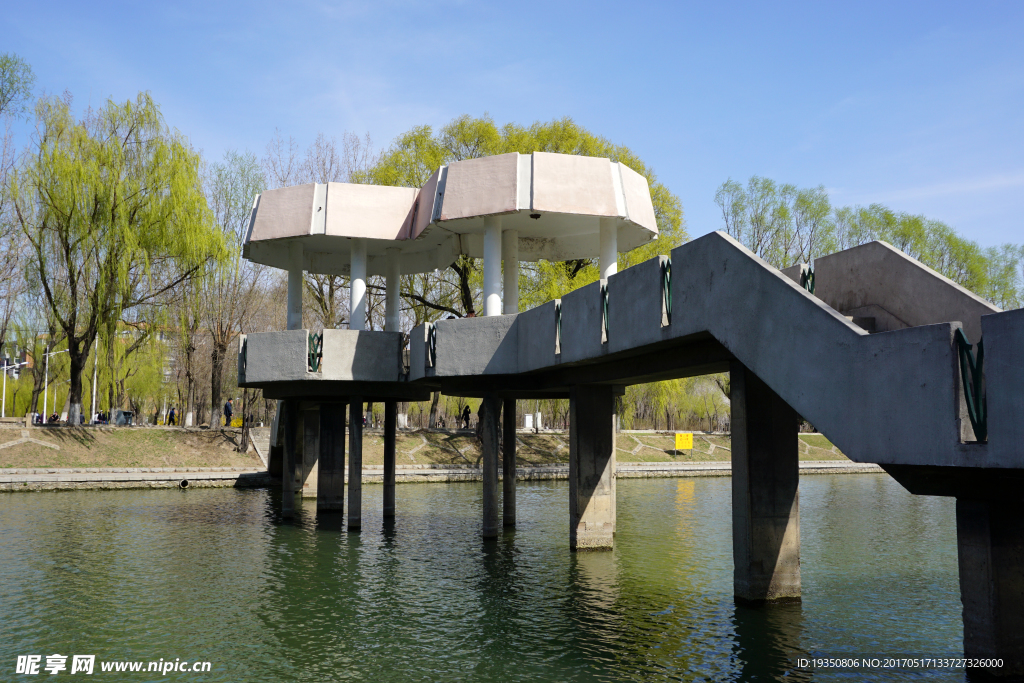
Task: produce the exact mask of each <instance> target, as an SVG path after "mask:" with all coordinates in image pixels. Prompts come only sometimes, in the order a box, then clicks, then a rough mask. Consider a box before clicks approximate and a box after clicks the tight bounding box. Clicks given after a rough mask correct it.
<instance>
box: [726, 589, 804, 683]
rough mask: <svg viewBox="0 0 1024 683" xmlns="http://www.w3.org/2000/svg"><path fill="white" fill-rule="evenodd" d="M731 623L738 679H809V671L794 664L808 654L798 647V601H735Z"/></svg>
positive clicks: (801, 618)
mask: <svg viewBox="0 0 1024 683" xmlns="http://www.w3.org/2000/svg"><path fill="white" fill-rule="evenodd" d="M733 625H734V628H735V629H736V644H735V652H736V657H737V659H738V660H739V661H740V662H741V666H742V668H741V671H740V678H741V680H744V681H777V680H780V679H783V678H785V679H786V680H791V681H810V680H812V677H811V675H810V673H809V672H808V671H802V670H800V669H799V668H798V665H797V660H798V659H800V658H806V657H807V653H806V652H804V651H802V650H801V647H800V642H801V638H802V635H803V633H802V628H803V610H802V607H801V605H800V603H798V602H797V603H792V602H791V603H785V604H781V605H770V606H768V605H766V606H761V607H747V606H745V605H736V612H735V614H734V615H733Z"/></svg>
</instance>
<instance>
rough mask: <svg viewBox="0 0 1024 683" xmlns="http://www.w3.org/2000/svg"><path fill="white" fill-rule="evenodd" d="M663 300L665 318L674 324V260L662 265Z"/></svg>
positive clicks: (666, 261)
mask: <svg viewBox="0 0 1024 683" xmlns="http://www.w3.org/2000/svg"><path fill="white" fill-rule="evenodd" d="M661 300H662V303H663V305H664V306H665V318H666V319H667V320H668V324H669V325H671V324H672V259H665V260H664V261H663V262H662V264H661Z"/></svg>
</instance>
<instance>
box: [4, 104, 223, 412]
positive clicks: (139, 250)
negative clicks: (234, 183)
mask: <svg viewBox="0 0 1024 683" xmlns="http://www.w3.org/2000/svg"><path fill="white" fill-rule="evenodd" d="M36 121H37V133H36V139H35V141H34V147H35V149H34V150H33V153H32V154H31V155H27V156H26V157H25V163H24V164H23V165H22V166H21V167H20V168H18V169H17V170H16V171H15V172H14V173H13V174H12V179H11V191H12V196H13V198H14V203H15V213H16V218H17V222H18V225H19V226H20V228H21V230H22V232H23V233H24V235H25V237H26V239H27V240H28V242H29V245H30V248H29V251H30V253H31V258H30V265H29V268H30V270H31V276H32V278H33V279H35V280H37V281H38V282H39V285H40V287H41V289H42V291H43V294H44V301H45V305H46V306H47V308H48V309H49V310H48V315H49V316H51V317H52V319H53V320H55V321H56V323H57V324H58V326H59V328H60V329H61V330H62V331H63V332H64V334H65V335H66V337H67V343H68V348H69V355H70V361H71V392H72V404H73V407H72V418H77V411H78V410H80V409H81V390H82V381H81V374H82V370H83V369H84V361H85V359H86V357H87V356H88V354H89V351H90V348H91V346H92V344H93V342H94V340H95V339H96V336H97V334H98V333H99V332H100V331H103V332H104V337H105V339H106V340H107V343H108V348H109V345H110V344H112V343H113V340H114V338H115V337H116V334H117V323H118V321H119V320H120V319H121V318H122V316H124V315H125V314H126V313H129V312H130V313H131V314H133V315H135V318H134V321H135V322H138V313H139V311H140V310H141V308H142V307H144V306H152V305H153V304H154V303H155V302H157V301H158V299H159V298H160V297H161V296H163V295H165V294H166V293H167V292H169V291H172V290H173V289H174V288H175V287H177V286H179V285H180V284H181V283H182V282H184V281H186V280H188V279H189V278H190V277H191V276H192V275H193V274H194V273H195V272H197V271H198V270H199V269H200V268H201V267H202V266H203V265H204V264H205V263H206V262H207V261H209V260H210V259H221V258H223V257H224V255H225V253H226V250H225V246H224V238H223V235H222V234H221V232H220V231H219V230H217V229H216V228H215V227H214V226H213V221H212V219H211V215H210V211H209V209H208V208H207V205H206V199H205V196H204V195H203V192H202V186H201V182H200V177H199V166H200V158H199V155H198V154H196V153H195V152H193V151H192V150H191V149H190V148H189V146H188V143H187V141H186V140H185V138H184V137H183V136H181V135H180V134H179V133H176V132H174V131H171V130H169V129H168V128H167V126H166V125H165V124H164V122H163V118H162V116H161V115H160V111H159V109H158V108H157V106H156V104H155V103H154V102H153V100H152V99H151V98H150V97H149V95H148V94H144V93H140V94H139V96H138V97H137V98H136V99H135V100H134V101H127V102H124V103H118V102H114V101H113V100H111V101H108V102H107V103H106V105H105V106H104V107H103V108H102V109H99V110H89V111H87V112H86V114H85V116H84V117H83V118H82V119H81V120H75V117H74V116H73V114H72V111H71V107H70V102H69V101H67V100H59V99H53V98H44V99H42V100H40V101H39V103H38V105H37V106H36Z"/></svg>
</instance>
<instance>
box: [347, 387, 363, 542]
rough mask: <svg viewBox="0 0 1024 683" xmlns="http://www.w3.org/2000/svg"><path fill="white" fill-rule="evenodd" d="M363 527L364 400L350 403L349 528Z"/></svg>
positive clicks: (357, 398)
mask: <svg viewBox="0 0 1024 683" xmlns="http://www.w3.org/2000/svg"><path fill="white" fill-rule="evenodd" d="M362 525H363V399H362V397H359V396H353V397H351V398H349V403H348V528H349V529H359V528H360V527H361V526H362Z"/></svg>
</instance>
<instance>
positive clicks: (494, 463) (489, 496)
mask: <svg viewBox="0 0 1024 683" xmlns="http://www.w3.org/2000/svg"><path fill="white" fill-rule="evenodd" d="M500 419H501V401H499V400H498V399H497V397H495V396H493V395H492V396H485V397H484V400H483V403H481V404H480V426H481V429H480V441H481V444H480V445H481V450H482V451H483V469H484V472H483V479H484V495H483V508H484V524H483V537H484V538H497V537H498V534H499V533H500V532H501V523H500V522H499V520H498V448H499V446H500V443H501V432H500V431H499V423H500Z"/></svg>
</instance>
